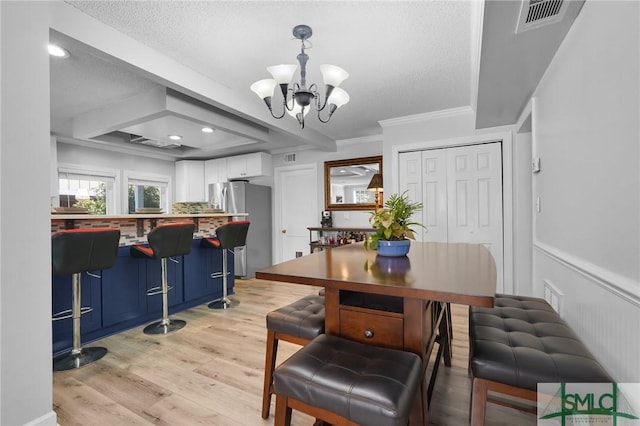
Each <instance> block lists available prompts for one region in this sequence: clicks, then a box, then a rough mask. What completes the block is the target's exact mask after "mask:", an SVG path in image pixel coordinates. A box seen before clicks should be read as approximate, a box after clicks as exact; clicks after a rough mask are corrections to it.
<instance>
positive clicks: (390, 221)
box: [364, 191, 424, 256]
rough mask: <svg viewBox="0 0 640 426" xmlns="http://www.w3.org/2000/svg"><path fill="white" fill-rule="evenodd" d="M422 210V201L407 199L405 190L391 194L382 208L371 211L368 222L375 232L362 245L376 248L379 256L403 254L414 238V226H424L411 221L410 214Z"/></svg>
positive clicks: (371, 248) (407, 250)
mask: <svg viewBox="0 0 640 426" xmlns="http://www.w3.org/2000/svg"><path fill="white" fill-rule="evenodd" d="M420 210H422V203H412V202H411V201H409V197H408V196H407V192H406V191H405V192H403V193H402V194H392V195H391V196H389V198H388V199H387V201H386V202H385V204H384V208H382V209H380V210H376V211H374V212H372V213H371V216H370V217H369V223H371V224H372V225H373V228H374V229H375V232H373V233H371V234H369V237H368V238H367V240H366V241H365V243H364V247H365V248H366V249H370V250H377V251H378V254H379V255H381V256H404V255H406V254H407V253H408V252H409V247H410V243H411V241H410V240H415V239H416V238H415V235H414V234H413V232H414V231H413V229H411V228H412V227H414V226H420V227H423V228H424V226H423V225H422V224H421V223H418V222H412V221H411V216H412V215H413V214H414V213H416V212H419V211H420Z"/></svg>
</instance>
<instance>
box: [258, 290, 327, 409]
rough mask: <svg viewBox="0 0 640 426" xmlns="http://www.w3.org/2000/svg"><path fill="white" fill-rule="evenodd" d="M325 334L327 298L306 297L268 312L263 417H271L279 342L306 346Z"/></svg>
mask: <svg viewBox="0 0 640 426" xmlns="http://www.w3.org/2000/svg"><path fill="white" fill-rule="evenodd" d="M321 334H324V297H323V296H315V295H311V296H306V297H303V298H302V299H299V300H296V301H295V302H293V303H291V304H289V305H287V306H283V307H282V308H278V309H276V310H275V311H271V312H269V313H268V314H267V350H266V355H265V366H264V385H263V390H262V418H263V419H266V418H268V417H269V410H270V408H271V395H272V394H273V370H274V369H275V367H276V357H277V353H278V341H280V340H284V341H286V342H291V343H295V344H298V345H303V346H304V345H306V344H307V343H309V341H311V340H312V339H313V338H315V337H317V336H319V335H321Z"/></svg>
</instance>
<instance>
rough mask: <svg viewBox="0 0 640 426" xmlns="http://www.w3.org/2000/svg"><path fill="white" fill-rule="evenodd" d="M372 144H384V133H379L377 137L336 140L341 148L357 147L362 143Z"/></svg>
mask: <svg viewBox="0 0 640 426" xmlns="http://www.w3.org/2000/svg"><path fill="white" fill-rule="evenodd" d="M372 142H382V133H379V134H377V135H370V136H361V137H358V138H349V139H338V140H336V145H338V146H339V147H340V146H347V145H357V144H361V143H372Z"/></svg>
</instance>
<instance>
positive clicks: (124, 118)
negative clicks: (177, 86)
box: [71, 87, 167, 139]
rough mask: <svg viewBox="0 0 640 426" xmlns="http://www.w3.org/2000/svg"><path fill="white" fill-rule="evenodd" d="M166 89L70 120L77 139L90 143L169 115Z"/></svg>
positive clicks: (158, 89)
mask: <svg viewBox="0 0 640 426" xmlns="http://www.w3.org/2000/svg"><path fill="white" fill-rule="evenodd" d="M166 102H167V101H166V89H165V88H164V87H158V88H157V89H154V90H152V91H150V92H148V93H144V94H142V95H138V96H134V97H132V98H128V99H125V100H123V101H120V102H116V103H113V104H110V105H107V106H105V107H101V108H97V109H94V110H92V111H88V112H86V113H84V114H81V115H78V116H77V117H75V118H73V120H71V128H72V135H73V137H74V138H79V139H90V138H93V137H96V136H100V135H104V134H106V133H110V132H113V131H116V130H120V129H122V128H124V127H129V126H132V125H134V124H138V123H140V122H142V121H147V120H149V119H153V118H158V117H162V116H163V115H166Z"/></svg>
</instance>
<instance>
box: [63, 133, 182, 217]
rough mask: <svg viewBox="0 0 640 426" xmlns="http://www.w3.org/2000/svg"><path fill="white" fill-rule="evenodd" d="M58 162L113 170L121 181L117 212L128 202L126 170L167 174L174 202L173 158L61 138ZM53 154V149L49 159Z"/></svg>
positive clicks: (122, 212)
mask: <svg viewBox="0 0 640 426" xmlns="http://www.w3.org/2000/svg"><path fill="white" fill-rule="evenodd" d="M56 156H57V163H58V164H65V165H69V164H73V165H81V166H83V167H85V168H88V169H91V168H93V167H95V168H96V169H97V170H100V169H112V170H114V171H116V173H117V175H118V176H117V178H118V182H119V183H120V188H119V194H118V199H117V202H116V206H117V209H118V210H119V211H118V214H126V213H127V208H128V206H127V205H126V204H124V205H123V203H124V201H123V200H124V199H125V198H124V194H127V192H126V191H127V182H126V178H125V171H129V172H131V171H135V172H137V173H144V174H149V175H161V176H169V177H170V178H171V183H172V185H171V186H172V187H171V188H170V190H169V197H170V202H169V206H171V202H173V199H174V197H173V195H172V194H175V193H176V188H175V182H176V167H175V161H169V160H159V159H155V158H148V157H143V156H138V155H130V154H123V153H120V152H113V151H105V150H102V149H99V148H93V147H86V146H81V145H76V144H69V143H64V142H58V143H57V155H56ZM53 158H54V155H53V153H52V161H53Z"/></svg>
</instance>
